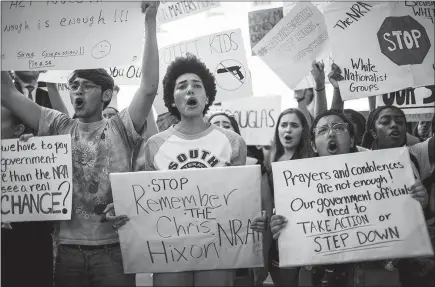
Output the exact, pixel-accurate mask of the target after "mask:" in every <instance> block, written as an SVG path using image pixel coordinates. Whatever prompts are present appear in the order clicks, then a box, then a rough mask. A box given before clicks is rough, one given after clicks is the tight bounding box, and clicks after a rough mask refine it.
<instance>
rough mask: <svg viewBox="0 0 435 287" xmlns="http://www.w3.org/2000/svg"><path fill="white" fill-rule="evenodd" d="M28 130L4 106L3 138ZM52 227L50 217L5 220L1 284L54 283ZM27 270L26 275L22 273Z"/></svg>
mask: <svg viewBox="0 0 435 287" xmlns="http://www.w3.org/2000/svg"><path fill="white" fill-rule="evenodd" d="M3 93H4V92H3ZM25 133H26V126H25V125H24V124H23V123H22V122H21V121H20V119H19V118H17V117H16V116H14V115H13V114H12V113H11V111H10V110H9V109H7V108H5V107H3V106H2V107H1V136H2V140H7V139H17V138H20V136H22V135H24V134H25ZM52 231H53V224H52V223H51V222H50V221H37V222H14V223H5V224H3V223H2V231H1V233H2V236H1V248H2V249H1V250H2V264H1V274H2V276H1V285H2V286H32V285H35V283H37V284H38V286H52V285H53V258H52V238H51V233H52ZM24 270H25V273H26V274H25V276H19V274H20V272H22V271H24Z"/></svg>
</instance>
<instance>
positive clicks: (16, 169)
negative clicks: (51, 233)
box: [1, 135, 72, 222]
mask: <svg viewBox="0 0 435 287" xmlns="http://www.w3.org/2000/svg"><path fill="white" fill-rule="evenodd" d="M1 151H2V158H1V175H2V185H1V189H2V197H1V204H2V207H1V210H2V220H3V221H10V222H20V221H45V220H68V219H71V202H72V201H71V200H72V198H71V197H72V190H71V189H72V160H71V136H70V135H61V136H50V137H34V138H30V139H29V140H28V141H27V142H22V141H19V140H18V139H14V140H2V142H1Z"/></svg>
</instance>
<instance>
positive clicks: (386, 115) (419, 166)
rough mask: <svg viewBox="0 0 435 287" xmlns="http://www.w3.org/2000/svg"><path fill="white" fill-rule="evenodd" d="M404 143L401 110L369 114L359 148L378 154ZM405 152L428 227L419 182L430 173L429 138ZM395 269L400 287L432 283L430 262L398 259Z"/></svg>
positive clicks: (434, 149) (433, 157) (434, 155)
mask: <svg viewBox="0 0 435 287" xmlns="http://www.w3.org/2000/svg"><path fill="white" fill-rule="evenodd" d="M406 143H407V136H406V117H405V114H404V113H403V111H402V110H401V109H399V108H397V107H395V106H382V107H378V108H377V109H375V110H373V111H372V112H371V113H370V115H369V117H368V119H367V126H366V133H365V134H364V137H363V143H362V144H363V147H365V148H371V149H372V150H378V149H387V148H397V147H402V146H405V145H406ZM408 150H409V155H410V158H411V162H412V168H413V171H414V177H415V179H416V183H415V184H414V186H416V189H417V190H418V192H417V193H416V194H415V195H416V196H418V199H419V200H420V201H421V202H422V205H423V208H425V217H426V220H427V222H428V224H430V223H432V224H433V222H434V218H433V214H432V213H431V212H430V207H429V206H427V204H428V194H427V191H426V188H425V187H424V185H423V184H422V182H421V180H423V179H426V178H428V177H429V176H431V173H432V169H431V166H433V164H434V162H435V146H434V139H433V137H430V138H429V139H427V140H425V141H424V142H422V143H418V144H415V145H412V146H409V147H408ZM423 203H424V204H423ZM396 265H397V267H398V269H399V273H400V281H401V282H402V285H403V286H414V285H429V286H431V285H432V284H433V283H434V282H435V280H434V279H435V278H434V276H435V268H434V258H431V259H402V260H399V261H397V262H396Z"/></svg>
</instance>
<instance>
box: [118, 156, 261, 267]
mask: <svg viewBox="0 0 435 287" xmlns="http://www.w3.org/2000/svg"><path fill="white" fill-rule="evenodd" d="M192 152H193V153H194V152H195V151H192ZM223 178H224V179H225V180H222V179H223ZM110 181H111V183H112V191H113V198H114V203H115V210H116V213H117V214H126V215H127V216H128V217H129V218H130V220H129V221H128V222H127V224H126V225H125V226H124V227H122V228H121V229H119V237H120V242H121V250H122V258H123V262H124V272H125V273H141V272H154V273H156V272H180V271H188V270H215V269H236V268H251V267H260V266H262V265H263V253H262V248H263V247H262V246H263V242H262V236H261V235H260V234H259V233H258V232H254V231H253V230H252V229H251V228H250V226H251V224H252V222H253V220H254V219H255V218H257V217H260V216H261V191H260V186H261V172H260V167H259V166H243V167H225V168H207V169H195V170H180V171H153V172H135V173H112V174H110ZM138 250H140V252H138Z"/></svg>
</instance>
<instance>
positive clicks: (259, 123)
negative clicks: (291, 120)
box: [222, 96, 281, 145]
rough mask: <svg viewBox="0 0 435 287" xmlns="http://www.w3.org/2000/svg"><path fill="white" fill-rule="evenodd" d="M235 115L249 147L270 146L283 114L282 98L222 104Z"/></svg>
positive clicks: (249, 99)
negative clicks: (280, 116) (280, 115)
mask: <svg viewBox="0 0 435 287" xmlns="http://www.w3.org/2000/svg"><path fill="white" fill-rule="evenodd" d="M222 110H224V111H228V112H230V113H231V114H234V116H235V118H236V121H237V123H238V124H239V128H240V133H241V135H242V137H243V139H244V140H245V142H246V144H247V145H269V144H270V141H271V139H272V138H273V134H274V132H275V127H276V124H277V123H276V120H277V119H278V116H279V114H280V113H281V97H280V96H278V97H276V96H275V97H251V98H246V99H239V100H235V101H226V102H222Z"/></svg>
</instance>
